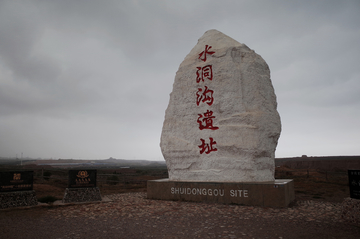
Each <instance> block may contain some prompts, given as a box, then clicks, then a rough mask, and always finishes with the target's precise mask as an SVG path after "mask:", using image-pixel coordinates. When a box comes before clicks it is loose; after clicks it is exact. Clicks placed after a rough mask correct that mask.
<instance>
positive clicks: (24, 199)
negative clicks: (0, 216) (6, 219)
mask: <svg viewBox="0 0 360 239" xmlns="http://www.w3.org/2000/svg"><path fill="white" fill-rule="evenodd" d="M37 204H38V201H37V199H36V194H35V191H33V190H31V191H15V192H5V193H0V209H5V208H12V207H25V206H35V205H37Z"/></svg>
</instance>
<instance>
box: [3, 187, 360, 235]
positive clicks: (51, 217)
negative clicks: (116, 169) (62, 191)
mask: <svg viewBox="0 0 360 239" xmlns="http://www.w3.org/2000/svg"><path fill="white" fill-rule="evenodd" d="M107 197H108V199H110V200H108V201H103V202H98V203H80V204H66V205H47V204H46V205H42V206H36V207H29V208H15V209H5V210H0V238H8V239H11V238H30V239H31V238H37V239H41V238H57V239H60V238H61V239H65V238H87V239H91V238H170V239H171V238H187V239H189V238H277V239H281V238H284V239H285V238H293V239H297V238H344V239H345V238H346V239H349V238H359V236H360V225H354V224H351V223H349V222H347V221H345V220H344V219H343V218H341V212H342V203H338V202H326V201H311V200H305V201H296V202H295V203H294V204H293V205H291V207H289V208H283V209H273V208H262V207H251V206H239V205H222V204H212V203H193V202H179V201H159V200H149V199H146V193H143V192H140V193H124V194H113V195H108V196H107Z"/></svg>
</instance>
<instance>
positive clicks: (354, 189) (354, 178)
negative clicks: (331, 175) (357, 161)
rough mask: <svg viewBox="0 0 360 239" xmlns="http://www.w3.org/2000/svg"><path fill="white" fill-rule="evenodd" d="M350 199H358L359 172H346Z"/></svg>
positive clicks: (359, 193) (359, 196)
mask: <svg viewBox="0 0 360 239" xmlns="http://www.w3.org/2000/svg"><path fill="white" fill-rule="evenodd" d="M348 175H349V187H350V197H351V198H356V199H360V170H348Z"/></svg>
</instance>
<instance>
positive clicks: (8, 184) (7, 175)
mask: <svg viewBox="0 0 360 239" xmlns="http://www.w3.org/2000/svg"><path fill="white" fill-rule="evenodd" d="M33 182H34V171H13V172H0V192H13V191H26V190H33Z"/></svg>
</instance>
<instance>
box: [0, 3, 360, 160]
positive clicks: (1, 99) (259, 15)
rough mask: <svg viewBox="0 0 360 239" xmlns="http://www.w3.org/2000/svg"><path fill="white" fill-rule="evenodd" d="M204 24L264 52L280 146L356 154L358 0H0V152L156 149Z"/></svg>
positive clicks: (146, 155) (145, 155) (100, 154)
mask: <svg viewBox="0 0 360 239" xmlns="http://www.w3.org/2000/svg"><path fill="white" fill-rule="evenodd" d="M210 29H216V30H219V31H221V32H223V33H224V34H226V35H228V36H230V37H232V38H234V39H235V40H237V41H239V42H241V43H244V44H246V45H247V46H248V47H250V48H251V49H253V50H255V52H256V53H258V54H259V55H261V56H262V57H263V58H264V60H265V61H266V62H267V63H268V65H269V67H270V70H271V79H272V83H273V85H274V88H275V93H276V95H277V102H278V111H279V114H280V117H281V122H282V132H281V136H280V139H279V143H278V147H277V149H276V157H295V156H301V155H303V154H306V155H308V156H325V155H360V1H359V0H353V1H347V0H341V1H340V0H337V1H331V0H327V1H320V0H319V1H316V0H311V1H306V0H302V1H286V0H283V1H282V0H273V1H268V0H263V1H257V0H256V1H254V0H249V1H246V0H243V1H239V0H234V1H230V0H229V1H228V0H222V1H217V0H214V1H194V0H189V1H184V0H181V1H175V0H173V1H155V0H154V1H145V0H144V1H141V0H138V1H136V0H133V1H130V0H129V1H125V0H123V1H120V0H117V1H115V0H114V1H105V0H102V1H100V0H99V1H94V0H78V1H75V0H61V1H60V0H58V1H50V0H46V1H35V0H24V1H13V0H9V1H6V0H0V156H1V157H16V156H17V157H19V158H20V157H21V154H23V157H33V158H37V157H41V158H53V159H58V158H73V159H105V158H109V157H113V158H122V159H148V160H163V156H162V154H161V150H160V146H159V143H160V135H161V129H162V124H163V121H164V115H165V109H166V108H167V105H168V103H169V94H170V93H171V91H172V85H173V82H174V77H175V74H176V71H177V69H178V67H179V65H180V63H181V62H182V61H183V59H184V58H185V56H186V55H187V54H188V53H189V52H190V50H191V49H192V47H194V46H195V45H196V43H197V40H198V38H200V37H201V36H202V35H203V34H204V32H205V31H207V30H210Z"/></svg>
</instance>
